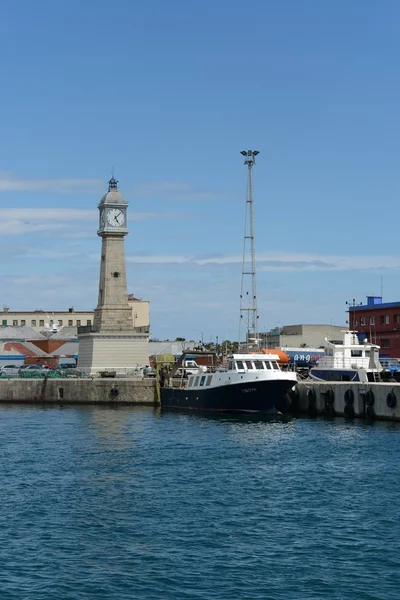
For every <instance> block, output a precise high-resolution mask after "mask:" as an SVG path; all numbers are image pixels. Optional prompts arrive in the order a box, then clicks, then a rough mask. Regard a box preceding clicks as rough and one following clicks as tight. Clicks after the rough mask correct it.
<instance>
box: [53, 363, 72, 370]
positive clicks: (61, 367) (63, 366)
mask: <svg viewBox="0 0 400 600" xmlns="http://www.w3.org/2000/svg"><path fill="white" fill-rule="evenodd" d="M66 369H76V364H75V363H60V364H59V365H57V367H56V370H57V371H64V370H66Z"/></svg>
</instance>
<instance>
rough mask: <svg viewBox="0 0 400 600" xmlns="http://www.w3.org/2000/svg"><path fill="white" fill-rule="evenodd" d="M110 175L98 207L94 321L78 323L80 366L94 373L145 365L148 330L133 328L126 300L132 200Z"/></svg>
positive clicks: (131, 368)
mask: <svg viewBox="0 0 400 600" xmlns="http://www.w3.org/2000/svg"><path fill="white" fill-rule="evenodd" d="M117 183H118V182H117V181H116V180H115V179H114V177H112V178H111V179H110V181H109V182H108V184H109V187H108V192H107V193H106V194H104V196H103V197H102V199H101V201H100V204H99V205H98V209H99V229H98V231H97V235H98V236H99V237H101V240H102V242H101V254H100V277H99V291H98V302H97V307H96V309H95V311H94V317H93V324H92V323H91V324H89V325H86V326H81V327H78V337H79V358H78V368H80V369H82V370H84V371H86V372H88V373H90V374H96V373H99V372H105V371H108V372H115V373H116V374H129V372H130V370H132V371H133V369H134V367H136V366H137V365H147V364H148V359H149V352H148V334H147V333H138V332H136V331H135V329H134V317H133V315H132V307H131V306H130V304H129V302H128V292H127V282H126V261H125V249H124V238H125V236H126V235H127V234H128V228H127V212H128V211H127V208H128V203H127V201H126V200H125V198H124V196H123V195H122V194H121V192H120V191H119V190H118V187H117Z"/></svg>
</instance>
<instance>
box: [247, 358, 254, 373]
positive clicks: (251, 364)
mask: <svg viewBox="0 0 400 600" xmlns="http://www.w3.org/2000/svg"><path fill="white" fill-rule="evenodd" d="M246 367H247V369H248V370H249V371H252V370H253V363H252V362H251V360H246Z"/></svg>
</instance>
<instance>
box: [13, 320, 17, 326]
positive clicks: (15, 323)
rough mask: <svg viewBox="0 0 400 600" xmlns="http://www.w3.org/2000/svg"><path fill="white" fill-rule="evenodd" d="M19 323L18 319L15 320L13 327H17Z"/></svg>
mask: <svg viewBox="0 0 400 600" xmlns="http://www.w3.org/2000/svg"><path fill="white" fill-rule="evenodd" d="M17 325H18V321H17V320H16V319H14V320H13V327H16V326H17Z"/></svg>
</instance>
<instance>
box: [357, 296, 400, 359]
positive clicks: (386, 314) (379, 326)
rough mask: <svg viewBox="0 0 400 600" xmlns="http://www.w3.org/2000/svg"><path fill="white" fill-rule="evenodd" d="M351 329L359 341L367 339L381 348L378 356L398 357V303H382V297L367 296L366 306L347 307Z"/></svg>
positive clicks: (399, 318) (399, 338)
mask: <svg viewBox="0 0 400 600" xmlns="http://www.w3.org/2000/svg"><path fill="white" fill-rule="evenodd" d="M348 312H349V323H350V327H351V329H353V330H354V331H357V332H358V337H359V339H360V340H363V339H365V338H367V339H368V340H369V341H371V342H372V343H373V344H377V345H378V346H380V347H381V349H380V352H379V354H380V356H382V357H387V358H399V357H400V302H382V296H367V303H366V304H358V305H357V304H356V302H355V301H353V305H350V306H349V311H348Z"/></svg>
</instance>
